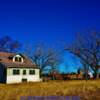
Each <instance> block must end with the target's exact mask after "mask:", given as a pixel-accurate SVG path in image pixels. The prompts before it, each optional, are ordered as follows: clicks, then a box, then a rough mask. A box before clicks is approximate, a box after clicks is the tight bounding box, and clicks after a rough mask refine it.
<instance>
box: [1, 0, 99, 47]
mask: <svg viewBox="0 0 100 100" xmlns="http://www.w3.org/2000/svg"><path fill="white" fill-rule="evenodd" d="M89 29H93V30H97V31H98V30H100V0H2V1H0V36H3V35H11V36H12V37H13V38H14V39H17V40H19V41H20V42H21V43H23V44H24V43H30V44H35V43H39V42H43V43H46V44H47V45H48V46H49V45H50V46H51V45H54V44H56V43H58V42H60V41H66V42H68V43H71V42H72V41H73V39H75V36H76V33H77V32H83V31H85V30H89Z"/></svg>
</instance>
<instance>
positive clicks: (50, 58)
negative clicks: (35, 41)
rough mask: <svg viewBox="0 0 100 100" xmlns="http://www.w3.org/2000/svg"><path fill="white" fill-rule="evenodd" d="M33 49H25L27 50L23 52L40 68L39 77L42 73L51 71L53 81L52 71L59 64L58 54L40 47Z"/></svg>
mask: <svg viewBox="0 0 100 100" xmlns="http://www.w3.org/2000/svg"><path fill="white" fill-rule="evenodd" d="M33 48H35V49H32V48H30V47H27V50H25V52H26V54H27V55H28V56H29V57H30V58H31V59H32V61H33V63H35V64H36V65H37V66H38V67H39V68H40V74H41V76H42V73H43V72H44V71H49V70H51V72H52V74H53V75H52V76H53V79H54V71H55V70H56V68H57V64H58V63H59V62H60V56H59V54H58V52H57V51H56V50H54V49H51V48H48V49H47V48H46V47H44V46H42V45H39V46H36V47H33Z"/></svg>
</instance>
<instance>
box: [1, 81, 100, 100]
mask: <svg viewBox="0 0 100 100" xmlns="http://www.w3.org/2000/svg"><path fill="white" fill-rule="evenodd" d="M20 96H80V99H81V100H100V80H96V81H94V80H91V81H88V82H86V81H84V80H77V81H75V80H73V81H50V82H39V83H22V84H9V85H6V84H0V100H20Z"/></svg>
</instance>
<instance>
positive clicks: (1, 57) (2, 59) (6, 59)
mask: <svg viewBox="0 0 100 100" xmlns="http://www.w3.org/2000/svg"><path fill="white" fill-rule="evenodd" d="M15 55H20V56H21V57H23V59H24V62H23V63H22V62H13V59H12V58H13V57H14V56H15ZM0 63H1V64H2V65H4V66H5V67H9V68H15V67H16V68H17V67H20V68H21V67H23V68H37V67H36V65H35V64H33V63H32V61H31V59H29V58H28V57H27V56H25V55H22V54H17V53H8V52H0Z"/></svg>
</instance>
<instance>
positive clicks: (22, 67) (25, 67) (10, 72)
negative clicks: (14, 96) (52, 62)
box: [0, 52, 41, 84]
mask: <svg viewBox="0 0 100 100" xmlns="http://www.w3.org/2000/svg"><path fill="white" fill-rule="evenodd" d="M37 81H41V79H40V69H39V68H37V66H36V65H34V64H33V63H32V62H31V60H30V59H29V58H28V57H26V56H25V55H22V54H16V53H8V52H0V82H2V83H7V84H8V83H21V82H37Z"/></svg>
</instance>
